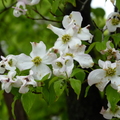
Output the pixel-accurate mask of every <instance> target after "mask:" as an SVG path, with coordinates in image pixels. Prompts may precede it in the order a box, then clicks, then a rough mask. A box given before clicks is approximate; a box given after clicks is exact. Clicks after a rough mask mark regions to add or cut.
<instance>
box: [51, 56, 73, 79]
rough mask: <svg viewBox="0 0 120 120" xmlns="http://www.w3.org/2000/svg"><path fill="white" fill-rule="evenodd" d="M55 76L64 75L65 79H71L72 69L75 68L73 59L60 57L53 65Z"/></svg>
mask: <svg viewBox="0 0 120 120" xmlns="http://www.w3.org/2000/svg"><path fill="white" fill-rule="evenodd" d="M52 67H53V74H54V75H56V76H60V75H63V76H65V77H70V75H71V73H72V69H73V67H74V64H73V59H72V58H71V57H70V56H67V57H62V56H60V57H59V58H57V59H56V60H54V61H53V63H52Z"/></svg>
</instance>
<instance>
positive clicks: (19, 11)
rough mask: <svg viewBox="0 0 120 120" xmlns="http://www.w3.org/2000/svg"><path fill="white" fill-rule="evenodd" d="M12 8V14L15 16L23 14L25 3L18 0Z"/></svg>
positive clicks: (24, 12)
mask: <svg viewBox="0 0 120 120" xmlns="http://www.w3.org/2000/svg"><path fill="white" fill-rule="evenodd" d="M12 8H14V11H13V15H14V16H15V17H19V16H21V15H25V14H26V11H27V9H26V5H25V3H24V2H23V1H18V2H17V4H16V7H12Z"/></svg>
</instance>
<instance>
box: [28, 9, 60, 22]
mask: <svg viewBox="0 0 120 120" xmlns="http://www.w3.org/2000/svg"><path fill="white" fill-rule="evenodd" d="M32 10H33V11H34V12H36V13H37V14H38V15H40V17H41V18H39V19H38V18H37V19H36V18H31V17H29V16H28V15H27V17H28V18H30V19H32V20H46V21H51V22H57V23H61V21H57V20H52V19H48V18H46V17H44V16H43V15H42V14H41V13H40V12H38V10H37V9H32Z"/></svg>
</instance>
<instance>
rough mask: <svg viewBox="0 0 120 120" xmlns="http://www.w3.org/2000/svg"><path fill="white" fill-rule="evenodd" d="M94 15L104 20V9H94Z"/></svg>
mask: <svg viewBox="0 0 120 120" xmlns="http://www.w3.org/2000/svg"><path fill="white" fill-rule="evenodd" d="M91 11H92V13H93V14H94V15H95V16H96V18H99V17H101V18H103V17H104V16H105V11H104V9H103V8H95V9H94V8H92V10H91Z"/></svg>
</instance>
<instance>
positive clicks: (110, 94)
mask: <svg viewBox="0 0 120 120" xmlns="http://www.w3.org/2000/svg"><path fill="white" fill-rule="evenodd" d="M106 96H107V100H108V101H109V102H110V105H111V110H112V111H113V112H114V111H115V109H116V105H117V103H118V102H119V100H120V93H118V92H117V90H115V89H113V88H112V87H111V86H107V88H106Z"/></svg>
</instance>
